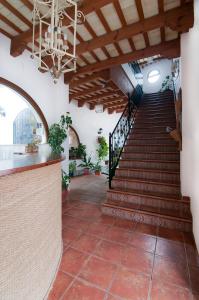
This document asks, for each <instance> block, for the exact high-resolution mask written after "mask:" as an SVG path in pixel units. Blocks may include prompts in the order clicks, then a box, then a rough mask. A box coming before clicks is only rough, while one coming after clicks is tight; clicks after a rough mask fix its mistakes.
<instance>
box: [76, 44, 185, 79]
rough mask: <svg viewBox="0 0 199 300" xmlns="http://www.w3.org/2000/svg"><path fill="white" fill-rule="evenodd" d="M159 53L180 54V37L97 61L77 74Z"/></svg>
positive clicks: (167, 54)
mask: <svg viewBox="0 0 199 300" xmlns="http://www.w3.org/2000/svg"><path fill="white" fill-rule="evenodd" d="M158 54H160V55H162V56H164V57H168V58H172V57H178V56H180V41H179V39H176V40H173V41H169V42H164V43H161V44H159V45H155V46H150V47H148V48H145V49H142V50H136V51H134V52H132V53H128V54H123V55H121V56H117V57H113V58H110V59H109V60H106V61H102V62H100V63H96V64H92V65H90V66H86V67H83V68H80V69H79V71H78V72H77V74H78V75H80V74H85V73H89V72H97V71H101V70H104V69H107V68H112V67H113V66H118V65H121V64H125V63H127V62H129V61H134V60H138V59H141V58H146V57H150V56H153V55H158Z"/></svg>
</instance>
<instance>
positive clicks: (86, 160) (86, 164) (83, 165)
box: [78, 155, 93, 170]
mask: <svg viewBox="0 0 199 300" xmlns="http://www.w3.org/2000/svg"><path fill="white" fill-rule="evenodd" d="M78 167H81V168H84V169H89V170H92V169H93V163H92V162H91V156H88V157H87V155H85V156H84V158H83V159H82V163H81V164H79V166H78Z"/></svg>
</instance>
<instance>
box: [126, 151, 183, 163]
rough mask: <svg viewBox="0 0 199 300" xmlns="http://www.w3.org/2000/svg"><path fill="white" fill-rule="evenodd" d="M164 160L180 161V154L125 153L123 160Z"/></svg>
mask: <svg viewBox="0 0 199 300" xmlns="http://www.w3.org/2000/svg"><path fill="white" fill-rule="evenodd" d="M123 159H124V160H125V159H133V160H153V161H154V160H161V161H162V160H164V161H179V159H180V153H179V152H177V151H175V152H150V153H149V152H127V151H125V152H123V153H122V160H123Z"/></svg>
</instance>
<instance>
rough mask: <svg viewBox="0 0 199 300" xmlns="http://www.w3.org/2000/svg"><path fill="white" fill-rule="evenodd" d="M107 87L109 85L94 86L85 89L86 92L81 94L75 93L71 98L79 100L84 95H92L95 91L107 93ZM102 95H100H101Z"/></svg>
mask: <svg viewBox="0 0 199 300" xmlns="http://www.w3.org/2000/svg"><path fill="white" fill-rule="evenodd" d="M107 89H108V87H107V86H105V87H102V86H98V87H97V86H96V87H94V88H90V89H87V90H85V91H84V92H79V94H77V95H76V94H75V95H70V96H69V97H70V100H72V99H74V100H79V99H81V98H82V97H89V96H90V97H91V96H92V95H91V94H93V93H98V92H103V93H106V92H107ZM100 96H102V95H99V97H100Z"/></svg>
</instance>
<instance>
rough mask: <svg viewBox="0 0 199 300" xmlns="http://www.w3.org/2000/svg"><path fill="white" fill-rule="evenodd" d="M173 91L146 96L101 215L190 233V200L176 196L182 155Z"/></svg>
mask: <svg viewBox="0 0 199 300" xmlns="http://www.w3.org/2000/svg"><path fill="white" fill-rule="evenodd" d="M167 126H169V127H172V128H175V107H174V99H173V93H172V91H166V92H164V93H154V94H145V95H144V96H143V100H142V102H141V105H140V107H139V110H138V112H137V114H136V120H135V125H134V126H133V129H131V131H130V134H129V136H128V139H127V141H126V143H125V146H124V149H123V152H122V155H121V159H120V160H119V164H118V168H117V169H116V172H115V176H114V177H113V179H112V183H111V189H109V190H108V192H107V199H106V202H105V203H104V204H103V206H102V211H103V213H104V214H107V215H114V216H117V217H120V218H124V219H129V220H134V221H137V222H141V223H146V224H151V225H158V226H162V227H166V228H170V229H177V230H181V231H187V232H189V231H192V219H191V213H190V203H189V199H188V198H186V197H182V196H181V193H180V153H179V151H178V148H177V144H176V142H175V141H174V140H173V139H172V138H171V137H170V136H169V134H168V133H167V132H166V127H167Z"/></svg>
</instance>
